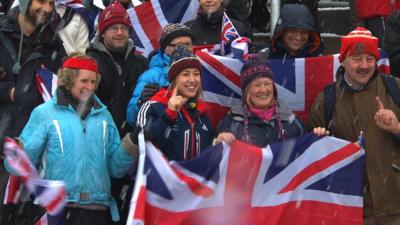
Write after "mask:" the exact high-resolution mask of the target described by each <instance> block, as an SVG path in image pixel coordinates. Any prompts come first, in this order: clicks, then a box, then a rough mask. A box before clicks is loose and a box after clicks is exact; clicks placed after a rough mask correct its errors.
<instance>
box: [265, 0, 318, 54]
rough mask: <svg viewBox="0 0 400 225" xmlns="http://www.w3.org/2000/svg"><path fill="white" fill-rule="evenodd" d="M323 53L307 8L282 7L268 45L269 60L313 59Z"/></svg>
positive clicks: (287, 5) (315, 26) (315, 27)
mask: <svg viewBox="0 0 400 225" xmlns="http://www.w3.org/2000/svg"><path fill="white" fill-rule="evenodd" d="M322 52H323V44H322V40H321V36H320V34H319V31H318V28H317V24H316V20H315V18H314V16H313V14H312V13H311V12H310V10H309V9H308V7H307V6H305V5H302V4H285V5H284V6H283V7H282V10H281V13H280V15H279V19H278V21H277V22H276V28H275V30H274V34H273V36H272V38H271V43H270V55H269V58H270V59H282V58H304V57H315V56H319V55H321V54H322Z"/></svg>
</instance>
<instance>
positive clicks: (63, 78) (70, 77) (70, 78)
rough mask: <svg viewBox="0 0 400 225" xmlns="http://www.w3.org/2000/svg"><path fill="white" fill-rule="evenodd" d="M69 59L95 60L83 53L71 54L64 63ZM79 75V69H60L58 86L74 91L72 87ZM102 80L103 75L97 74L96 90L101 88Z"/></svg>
mask: <svg viewBox="0 0 400 225" xmlns="http://www.w3.org/2000/svg"><path fill="white" fill-rule="evenodd" d="M68 58H78V59H93V58H92V57H90V56H87V55H85V54H82V53H79V52H74V53H71V54H70V55H69V56H68V57H66V58H65V59H64V60H63V62H64V61H65V60H67V59H68ZM78 75H79V69H71V68H60V69H59V70H58V72H57V79H58V86H62V87H64V88H65V89H66V90H68V91H70V90H71V89H72V87H73V86H74V84H75V81H76V78H77V77H78ZM100 80H101V75H100V74H99V73H97V74H96V87H95V90H96V89H97V87H98V86H99V83H100Z"/></svg>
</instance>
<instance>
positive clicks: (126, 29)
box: [108, 25, 129, 33]
mask: <svg viewBox="0 0 400 225" xmlns="http://www.w3.org/2000/svg"><path fill="white" fill-rule="evenodd" d="M108 29H109V30H110V31H111V32H113V33H116V32H117V31H118V30H121V31H122V32H129V27H128V26H125V25H112V26H111V27H110V28H108Z"/></svg>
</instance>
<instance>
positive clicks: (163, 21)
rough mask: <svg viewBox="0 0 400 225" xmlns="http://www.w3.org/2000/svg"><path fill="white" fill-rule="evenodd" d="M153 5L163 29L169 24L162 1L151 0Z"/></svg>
mask: <svg viewBox="0 0 400 225" xmlns="http://www.w3.org/2000/svg"><path fill="white" fill-rule="evenodd" d="M151 5H152V6H153V9H154V14H155V16H156V18H157V20H158V23H159V24H160V26H161V29H162V28H163V27H165V26H166V25H167V24H168V20H167V19H166V18H165V16H164V12H163V11H162V8H161V6H160V2H159V1H158V0H151Z"/></svg>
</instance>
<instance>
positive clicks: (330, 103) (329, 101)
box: [324, 82, 336, 129]
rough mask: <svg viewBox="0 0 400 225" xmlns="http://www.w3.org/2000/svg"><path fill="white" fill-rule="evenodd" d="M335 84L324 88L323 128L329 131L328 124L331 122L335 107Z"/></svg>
mask: <svg viewBox="0 0 400 225" xmlns="http://www.w3.org/2000/svg"><path fill="white" fill-rule="evenodd" d="M335 87H336V82H333V83H332V84H329V85H327V86H325V88H324V114H325V121H326V124H325V128H328V129H329V124H330V122H331V120H332V115H333V109H334V107H335V100H336V93H335Z"/></svg>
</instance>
